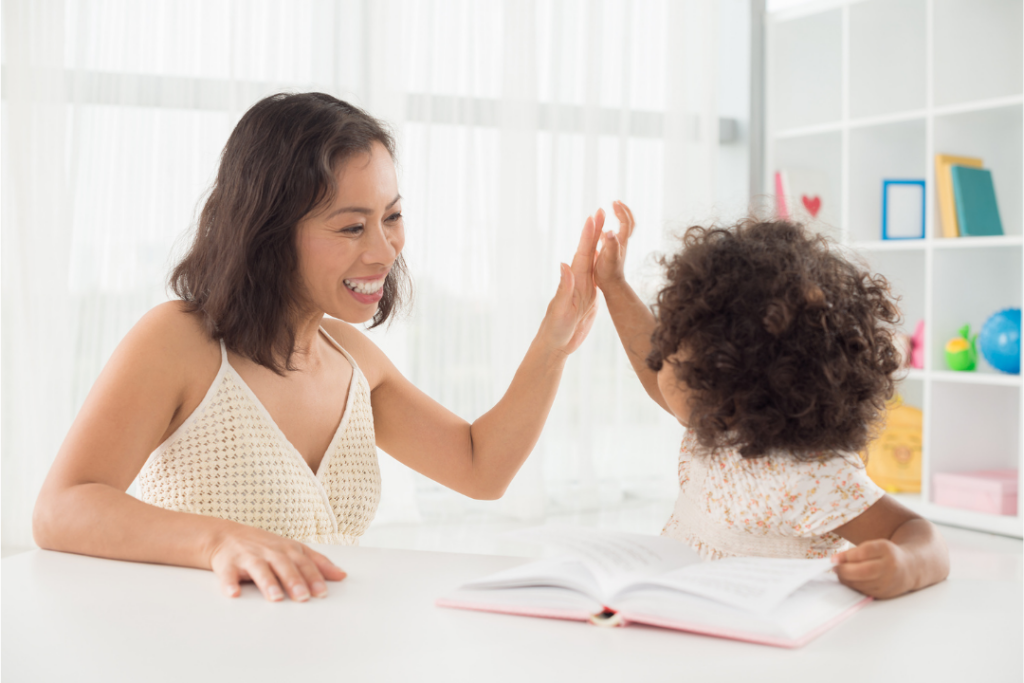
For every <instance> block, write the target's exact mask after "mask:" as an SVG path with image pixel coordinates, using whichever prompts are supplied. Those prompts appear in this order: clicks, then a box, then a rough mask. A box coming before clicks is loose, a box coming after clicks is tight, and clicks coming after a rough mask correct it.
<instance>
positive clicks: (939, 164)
mask: <svg viewBox="0 0 1024 683" xmlns="http://www.w3.org/2000/svg"><path fill="white" fill-rule="evenodd" d="M950 166H971V167H973V168H981V167H982V162H981V159H977V158H975V157H958V156H954V155H952V154H936V155H935V193H936V196H937V197H938V200H939V219H940V220H941V221H942V236H943V237H959V236H960V226H959V225H958V224H957V221H956V199H955V198H954V197H953V179H952V177H951V176H950V173H949V167H950Z"/></svg>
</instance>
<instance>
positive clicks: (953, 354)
mask: <svg viewBox="0 0 1024 683" xmlns="http://www.w3.org/2000/svg"><path fill="white" fill-rule="evenodd" d="M977 341H978V335H974V336H973V337H972V336H971V326H970V325H964V326H963V327H961V328H960V336H959V337H953V338H952V339H950V340H949V341H948V342H946V365H947V366H948V367H949V369H950V370H956V371H957V372H970V371H971V370H973V369H974V368H976V367H977V366H978V345H977Z"/></svg>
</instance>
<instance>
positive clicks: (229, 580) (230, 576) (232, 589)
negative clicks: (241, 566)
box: [220, 566, 242, 598]
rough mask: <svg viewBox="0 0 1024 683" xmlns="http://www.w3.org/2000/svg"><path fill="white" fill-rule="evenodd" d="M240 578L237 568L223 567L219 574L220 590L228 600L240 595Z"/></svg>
mask: <svg viewBox="0 0 1024 683" xmlns="http://www.w3.org/2000/svg"><path fill="white" fill-rule="evenodd" d="M241 583H242V576H241V572H239V571H238V568H237V567H231V566H229V567H225V568H224V569H223V570H221V572H220V590H221V592H222V593H224V595H226V596H227V597H229V598H237V597H238V596H239V595H241V594H242V586H241Z"/></svg>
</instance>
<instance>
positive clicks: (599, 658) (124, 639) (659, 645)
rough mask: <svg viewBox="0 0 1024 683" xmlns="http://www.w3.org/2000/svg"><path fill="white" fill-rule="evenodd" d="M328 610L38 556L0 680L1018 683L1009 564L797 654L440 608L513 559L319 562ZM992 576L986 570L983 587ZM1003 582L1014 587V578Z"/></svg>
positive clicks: (198, 578)
mask: <svg viewBox="0 0 1024 683" xmlns="http://www.w3.org/2000/svg"><path fill="white" fill-rule="evenodd" d="M318 549H320V550H322V551H323V552H325V553H326V554H328V555H329V556H330V557H331V558H332V559H333V560H335V561H336V562H337V563H338V564H339V565H340V566H341V567H343V568H344V569H345V570H346V571H347V572H348V573H349V577H348V578H347V579H346V580H345V581H343V582H341V583H337V584H331V585H330V591H331V594H330V596H329V597H328V598H327V599H325V600H312V601H310V602H309V603H306V604H296V603H291V602H287V601H286V602H283V603H278V604H271V603H267V602H266V601H264V600H263V598H262V597H260V596H259V594H258V593H257V592H256V589H255V588H254V587H253V586H252V585H251V584H249V585H247V586H246V588H245V589H244V590H243V594H242V597H241V598H239V599H235V600H231V599H228V598H224V597H222V596H221V595H220V593H219V592H218V589H217V582H216V579H215V577H214V576H213V574H212V573H210V572H206V571H199V570H193V569H182V568H177V567H164V566H156V565H145V564H133V563H128V562H116V561H112V560H101V559H95V558H90V557H81V556H77V555H67V554H62V553H54V552H47V551H40V550H37V551H32V552H28V553H24V554H21V555H16V556H14V557H9V558H7V559H5V560H3V562H2V565H0V566H2V571H3V588H2V617H3V641H2V670H0V675H2V677H3V680H4V681H5V683H20V682H23V681H76V682H82V683H85V682H87V681H104V682H105V683H106V682H113V681H175V682H178V681H182V682H190V683H191V682H195V683H200V682H203V681H246V682H247V683H248V682H253V683H255V682H257V681H275V682H281V681H302V680H305V681H324V682H326V681H433V680H437V681H519V682H527V683H535V682H539V681H555V680H557V681H616V682H619V683H623V682H632V681H645V682H646V681H684V680H685V681H717V680H722V681H744V682H751V683H753V682H755V681H756V682H757V683H764V682H766V681H785V682H786V683H791V682H792V681H803V680H820V681H827V682H828V683H835V682H837V681H857V682H858V683H862V682H864V681H870V682H876V681H903V682H906V683H910V682H916V681H923V682H926V683H936V682H938V681H988V682H991V681H1020V680H1021V679H1022V675H1024V671H1022V658H1021V657H1022V641H1024V639H1022V621H1024V619H1022V586H1021V580H1020V577H1019V563H1015V564H1016V566H1013V565H1011V566H1010V568H1009V569H1008V570H1007V569H1006V568H1004V569H1003V570H1002V572H1001V573H1002V576H1000V575H999V574H1000V571H999V570H998V567H996V571H995V574H996V575H995V576H994V577H993V576H982V575H984V574H985V571H984V568H983V567H982V568H980V571H976V572H974V574H978V575H979V576H977V577H976V578H971V576H970V573H968V577H967V578H957V577H955V576H954V577H953V578H951V579H950V580H949V581H947V582H945V583H943V584H940V585H938V586H934V587H932V588H930V589H928V590H925V591H922V592H920V593H916V594H912V595H908V596H905V597H903V598H900V599H898V600H894V601H889V602H874V603H872V604H870V605H868V606H867V607H866V608H864V609H863V610H861V611H860V612H858V613H857V614H855V615H854V616H853V617H851V618H850V619H849V620H847V621H846V622H844V623H842V624H840V625H839V626H837V627H836V628H834V629H832V630H831V631H828V632H826V633H825V634H824V635H822V636H821V637H819V638H818V639H817V640H815V641H813V642H811V643H810V644H808V645H807V646H805V647H804V648H802V649H800V650H783V649H777V648H772V647H766V646H759V645H751V644H747V643H740V642H733V641H728V640H720V639H716V638H710V637H704V636H696V635H690V634H686V633H680V632H673V631H666V630H661V629H656V628H647V627H641V626H633V625H631V626H629V627H627V628H620V629H605V628H598V627H595V626H591V625H589V624H584V623H575V622H564V621H554V620H548V619H533V618H527V617H513V616H505V615H498V614H488V613H482V612H468V611H461V610H450V609H442V608H438V607H435V606H434V599H435V598H436V597H437V596H439V595H441V594H443V593H445V592H447V591H448V590H450V589H452V588H453V587H455V586H457V585H458V584H460V583H462V582H464V581H467V580H469V579H471V578H474V577H478V576H481V575H484V574H487V573H490V572H493V571H497V570H499V569H503V568H506V567H510V566H513V565H515V564H517V563H520V562H522V561H523V559H522V558H514V557H496V556H486V555H462V554H455V553H434V552H421V551H408V550H385V549H378V548H345V547H319V548H318ZM989 574H991V572H989ZM1006 574H1011V575H1009V576H1007V575H1006Z"/></svg>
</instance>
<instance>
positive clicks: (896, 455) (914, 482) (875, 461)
mask: <svg viewBox="0 0 1024 683" xmlns="http://www.w3.org/2000/svg"><path fill="white" fill-rule="evenodd" d="M923 424H924V420H923V416H922V414H921V411H920V410H918V409H917V408H912V407H910V406H908V405H903V400H902V399H901V398H900V397H899V396H897V397H896V398H895V399H893V401H892V402H891V403H890V404H889V409H888V412H887V414H886V420H885V429H884V430H883V431H882V433H881V434H879V436H878V438H877V439H875V440H874V441H872V442H871V443H870V444H868V448H867V453H866V454H863V453H862V454H861V457H863V458H864V461H865V462H866V463H867V472H868V476H869V477H871V480H872V481H874V482H875V483H876V484H878V485H879V486H881V487H882V488H883V489H885V490H886V491H888V492H889V493H919V492H920V491H921V433H922V427H923Z"/></svg>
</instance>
